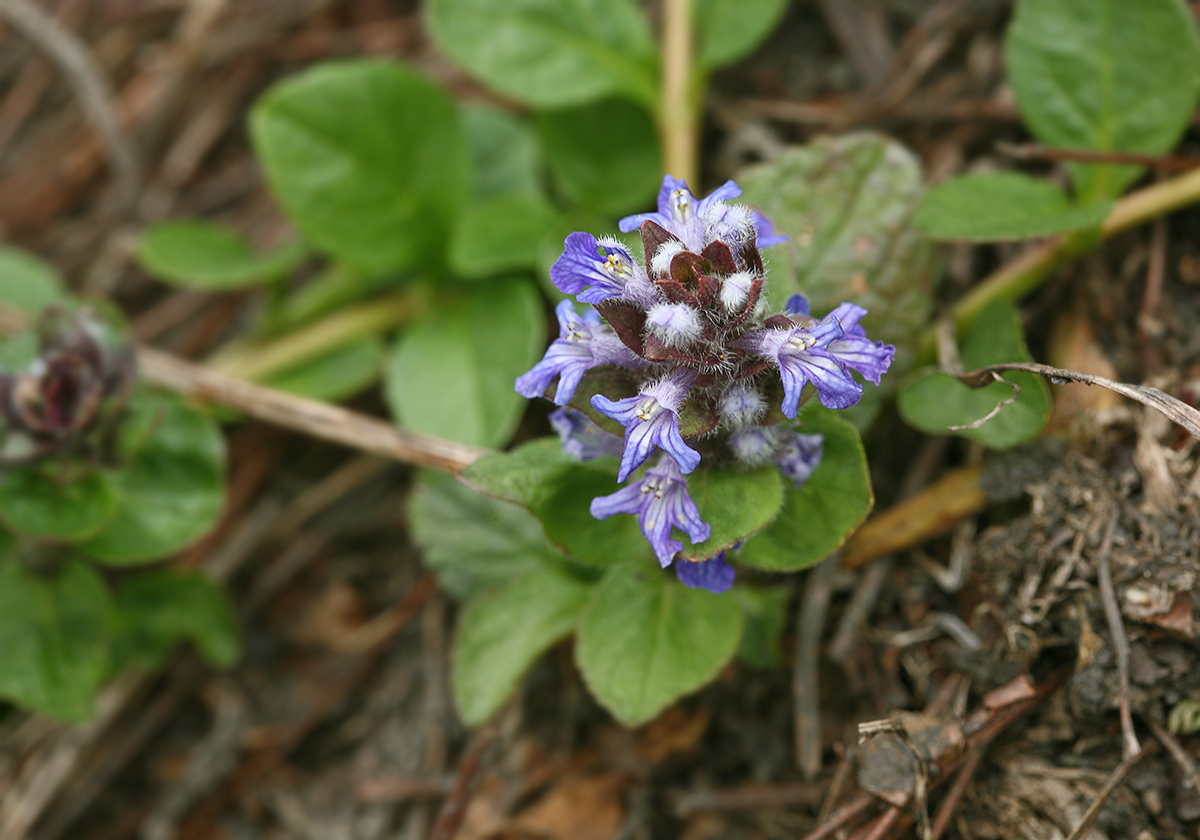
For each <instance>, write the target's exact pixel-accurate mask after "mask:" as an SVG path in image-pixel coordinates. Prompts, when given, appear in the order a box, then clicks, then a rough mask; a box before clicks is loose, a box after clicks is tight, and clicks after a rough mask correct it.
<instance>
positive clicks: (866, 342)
mask: <svg viewBox="0 0 1200 840" xmlns="http://www.w3.org/2000/svg"><path fill="white" fill-rule="evenodd" d="M866 314H867V310H865V309H863V308H862V307H861V306H855V305H854V304H853V303H843V304H842V305H841V306H839V307H838V308H837V309H835V310H833V312H831V313H829V317H830V318H836V319H837V320H838V321H839V322H840V323H841V325H842V329H843V330H844V331H845V333H846V335H845V337H844V338H839V339H837V340H835V341H831V342H830V343H829V348H828V349H829V355H831V356H833V357H834V358H835V359H837V360H838V361H839V362H841V363H842V364H844V365H845V366H846V367H848V368H851V369H853V370H856V371H858V372H859V373H861V374H862V375H863V376H864V377H866V378H867V379H869V380H871V381H872V382H874V383H875V384H876V385H878V384H879V377H881V376H883V374H884V373H886V372H887V369H888V368H889V367H891V365H892V358H893V357H894V356H895V355H896V348H895V347H893V346H892V345H891V344H884V343H883V342H882V341H871V339H869V338H867V331H866V330H864V329H863V328H862V325H860V324H859V323H858V322H859V321H860V320H861V319H862V316H864V315H866Z"/></svg>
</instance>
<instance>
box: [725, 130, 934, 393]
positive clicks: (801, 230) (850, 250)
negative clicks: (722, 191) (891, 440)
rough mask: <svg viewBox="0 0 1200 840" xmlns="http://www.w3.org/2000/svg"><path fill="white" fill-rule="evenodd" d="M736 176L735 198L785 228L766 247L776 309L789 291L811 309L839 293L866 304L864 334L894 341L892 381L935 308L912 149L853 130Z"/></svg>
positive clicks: (819, 312)
mask: <svg viewBox="0 0 1200 840" xmlns="http://www.w3.org/2000/svg"><path fill="white" fill-rule="evenodd" d="M737 182H738V184H740V185H741V186H742V188H743V189H744V190H745V193H744V194H743V195H742V198H741V200H743V201H745V202H746V203H747V204H749V205H750V206H752V207H757V208H758V209H759V210H761V211H762V212H764V213H765V214H766V215H767V216H768V217H769V218H770V219H771V221H772V222H773V223H774V225H775V231H776V233H781V234H784V235H786V236H788V237H789V239H788V241H787V242H785V243H784V244H782V245H778V246H776V247H773V248H768V249H767V250H766V252H765V255H766V258H767V260H768V261H769V262H770V272H769V275H768V279H769V282H770V284H771V288H770V296H771V301H772V302H773V303H774V304H775V308H776V311H778V310H780V309H782V308H783V305H784V303H785V302H786V301H787V298H788V297H789V296H790V295H793V294H803V295H805V296H806V297H807V298H808V300H809V303H810V304H812V311H813V314H814V315H816V316H817V317H823V316H824V315H825V314H826V313H827V312H830V311H832V310H833V309H834V307H836V306H837V305H838V304H840V303H841V302H842V301H850V302H852V303H857V304H859V305H860V306H864V307H866V308H867V310H868V311H869V313H870V314H868V315H867V316H866V317H865V318H864V319H863V327H864V328H865V329H866V331H867V335H869V336H870V337H871V338H872V339H875V340H876V341H885V342H887V343H888V344H894V345H895V346H896V358H895V360H894V361H893V363H892V368H891V369H892V375H890V376H888V377H885V378H884V380H883V387H884V388H885V389H887V388H890V387H891V386H890V385H889V384H888V383H890V382H892V381H893V380H894V375H895V374H897V373H903V372H904V371H906V370H908V369H909V368H910V367H911V365H912V364H914V362H915V360H916V355H917V354H916V346H917V339H918V337H919V336H920V334H921V331H922V330H924V328H925V326H926V324H928V323H929V319H930V316H931V314H932V312H933V292H932V290H933V279H934V246H933V244H932V243H931V242H930V241H929V240H928V239H927V238H926V237H924V236H922V235H921V234H920V233H919V232H918V231H917V230H916V229H914V228H913V226H912V214H913V211H914V210H915V209H916V206H917V202H918V201H919V200H920V197H921V195H922V193H923V191H924V175H923V174H922V172H921V164H920V162H919V161H918V160H917V158H916V156H915V155H913V153H912V152H910V151H909V150H908V149H906V148H905V147H904V146H902V145H900V144H899V143H897V142H895V141H893V140H889V139H888V138H886V137H883V136H882V135H878V134H871V133H866V132H860V133H855V134H847V135H844V136H841V137H835V138H822V139H819V140H815V141H813V142H812V143H809V144H808V145H806V146H799V147H796V148H792V149H788V150H787V151H786V152H784V153H783V154H782V155H780V156H779V157H778V158H777V159H776V160H773V161H771V162H769V163H764V164H760V165H757V166H754V167H751V168H749V169H747V170H745V171H744V172H743V173H742V174H741V175H739V176H738V178H737ZM864 402H865V401H864Z"/></svg>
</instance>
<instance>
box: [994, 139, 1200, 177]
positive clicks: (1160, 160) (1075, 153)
mask: <svg viewBox="0 0 1200 840" xmlns="http://www.w3.org/2000/svg"><path fill="white" fill-rule="evenodd" d="M996 149H997V151H999V152H1000V153H1001V154H1005V155H1008V156H1009V157H1012V158H1016V159H1017V160H1054V161H1078V162H1080V163H1114V164H1131V165H1134V166H1149V167H1153V168H1154V169H1161V170H1165V171H1171V172H1186V171H1187V170H1189V169H1195V168H1197V167H1200V158H1194V157H1181V156H1178V155H1139V154H1134V153H1132V152H1097V151H1093V150H1090V149H1059V148H1053V147H1049V146H1039V145H1038V144H1037V143H1006V142H1004V141H1003V140H1001V141H999V142H997V143H996Z"/></svg>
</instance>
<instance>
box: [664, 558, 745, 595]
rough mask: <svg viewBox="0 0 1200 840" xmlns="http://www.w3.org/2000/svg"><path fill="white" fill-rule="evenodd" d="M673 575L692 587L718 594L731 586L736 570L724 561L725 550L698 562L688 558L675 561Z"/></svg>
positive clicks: (726, 590)
mask: <svg viewBox="0 0 1200 840" xmlns="http://www.w3.org/2000/svg"><path fill="white" fill-rule="evenodd" d="M675 575H676V576H677V577H678V578H679V582H680V583H682V584H683V585H684V586H687V587H691V588H692V589H707V590H708V591H709V592H715V593H717V594H718V595H720V594H721V593H723V592H728V591H729V590H730V588H731V587H732V586H733V579H734V578H735V577H737V572H735V571H734V570H733V566H730V565H729V564H728V563H726V562H725V552H724V551H722V552H721V553H720V554H716V555H714V556H712V557H709V558H708V559H707V560H704V561H702V562H700V563H692V562H691V561H688V560H676V561H675Z"/></svg>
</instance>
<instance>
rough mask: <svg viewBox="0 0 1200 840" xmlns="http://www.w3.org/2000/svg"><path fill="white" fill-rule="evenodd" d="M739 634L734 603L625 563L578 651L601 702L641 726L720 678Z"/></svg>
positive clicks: (587, 618) (603, 591) (606, 588)
mask: <svg viewBox="0 0 1200 840" xmlns="http://www.w3.org/2000/svg"><path fill="white" fill-rule="evenodd" d="M741 634H742V611H741V608H740V607H739V606H738V602H737V599H736V598H732V597H728V596H726V595H715V594H713V593H712V592H707V591H705V590H703V589H688V588H687V587H686V586H684V585H683V584H681V583H678V582H676V581H674V580H670V579H668V577H667V576H666V575H665V574H664V573H663V572H662V571H660V570H659V569H657V568H656V567H655V564H654V563H653V562H652V561H651V562H646V563H622V564H620V565H618V566H614V567H613V568H612V569H610V570H609V571H608V573H607V574H606V575H605V576H604V580H603V581H602V582H601V584H600V588H599V590H598V591H597V592H596V595H595V597H594V598H593V599H592V602H591V604H590V605H589V607H588V609H587V612H586V613H584V615H583V619H582V620H581V621H580V623H579V634H578V641H577V643H576V648H575V653H576V658H577V659H578V662H579V669H580V671H581V672H582V674H583V679H584V681H585V682H586V683H587V685H588V688H589V689H591V691H592V694H594V695H595V696H596V699H597V700H599V701H600V703H601V704H602V705H603V706H604V707H605V708H607V709H608V710H609V711H610V712H612V713H613V716H614V717H616V718H617V720H619V721H621V722H622V723H624V724H625V725H627V726H637V725H638V724H641V723H645V722H646V721H648V720H650V719H651V718H653V717H654V716H655V715H657V714H658V713H659V712H661V711H662V710H663V709H665V708H666V707H667V706H668V705H669V704H670V703H672V702H673V701H674V700H676V699H677V698H679V697H681V696H683V695H684V694H687V693H688V692H691V691H694V690H695V689H697V688H699V687H700V686H702V685H704V684H705V683H707V682H708V681H710V680H711V679H712V678H713V677H715V676H716V675H717V674H718V673H719V672H720V670H721V668H723V667H724V666H725V663H726V662H728V661H729V660H730V658H731V657H732V656H733V653H734V651H735V650H737V646H738V640H739V638H740V637H741Z"/></svg>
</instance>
